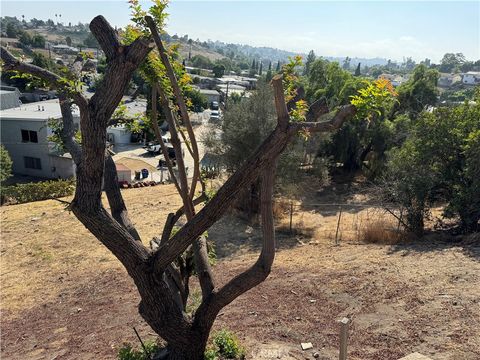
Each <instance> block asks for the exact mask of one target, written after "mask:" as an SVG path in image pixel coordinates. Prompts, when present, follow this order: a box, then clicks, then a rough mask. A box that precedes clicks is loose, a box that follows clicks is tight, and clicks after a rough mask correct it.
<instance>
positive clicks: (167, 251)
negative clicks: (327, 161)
mask: <svg viewBox="0 0 480 360" xmlns="http://www.w3.org/2000/svg"><path fill="white" fill-rule="evenodd" d="M355 111H356V110H355V107H354V106H353V105H347V106H344V107H343V108H341V109H340V110H339V111H338V112H337V114H336V115H335V116H334V117H333V119H332V120H330V121H328V122H321V123H310V122H308V123H293V124H290V125H289V126H288V127H287V129H286V130H282V129H281V128H280V126H277V128H276V129H275V130H274V131H273V132H272V133H271V134H270V135H269V136H268V137H267V138H266V139H265V140H264V141H263V143H262V144H261V145H260V146H259V148H258V149H257V150H256V151H255V152H254V153H253V154H252V155H251V156H250V157H249V158H248V159H247V160H246V161H245V162H244V164H243V165H242V166H241V167H240V168H239V169H238V170H237V171H236V172H235V173H234V174H233V175H232V176H231V177H230V178H229V179H228V180H227V181H226V182H225V183H224V185H223V186H222V187H221V188H220V189H219V190H218V192H217V193H216V194H215V196H214V197H213V198H212V199H211V200H210V201H209V202H208V203H207V204H206V205H205V207H203V208H202V209H201V210H200V211H199V212H198V213H197V214H196V215H195V216H194V217H193V218H192V219H191V220H190V221H189V222H188V223H186V224H185V225H184V226H183V227H182V228H181V229H180V230H179V231H178V232H177V233H176V234H175V235H174V236H173V237H172V238H171V239H169V240H168V241H166V242H165V243H163V244H161V246H160V248H159V250H158V251H157V252H156V253H155V254H154V257H155V260H154V261H155V264H156V271H160V272H162V271H163V269H165V267H166V266H167V265H168V264H169V263H171V262H172V261H173V260H175V258H176V256H177V254H180V253H183V252H184V251H185V250H186V249H187V247H188V246H189V245H190V244H191V243H192V242H193V241H194V240H195V239H196V238H198V237H199V236H200V235H201V234H202V233H203V232H204V231H206V230H208V228H209V227H210V226H212V225H213V224H214V223H215V222H216V221H217V220H219V219H220V218H221V217H222V216H223V214H224V213H225V211H226V210H227V209H228V208H229V207H230V205H231V204H232V203H233V201H234V199H235V198H236V196H237V194H238V193H239V191H240V189H242V188H244V187H245V186H247V185H249V184H251V183H252V182H254V181H255V180H256V179H257V178H258V176H259V175H260V174H261V173H262V172H263V170H264V169H265V167H266V166H267V164H268V163H270V162H271V161H272V160H274V159H276V158H277V157H278V156H279V155H280V154H281V153H282V151H283V150H284V149H285V147H286V146H287V144H288V142H289V141H290V140H291V138H292V137H293V136H294V135H295V134H296V133H297V132H298V131H300V130H302V129H304V128H307V129H308V130H309V131H311V132H327V131H333V130H335V129H338V128H340V127H341V125H342V124H343V122H344V121H345V120H346V119H347V118H348V117H350V116H352V115H353V114H354V113H355Z"/></svg>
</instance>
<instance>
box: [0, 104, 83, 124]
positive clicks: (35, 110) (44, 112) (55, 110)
mask: <svg viewBox="0 0 480 360" xmlns="http://www.w3.org/2000/svg"><path fill="white" fill-rule="evenodd" d="M39 109H40V110H39ZM73 115H74V116H75V115H77V116H78V115H79V111H78V109H77V108H76V107H73ZM0 117H1V118H2V121H3V120H30V121H45V120H48V119H52V118H53V119H60V118H61V117H62V113H61V111H60V104H59V102H58V99H53V100H47V101H38V102H33V103H28V104H22V105H20V106H18V107H15V108H11V109H6V110H1V111H0Z"/></svg>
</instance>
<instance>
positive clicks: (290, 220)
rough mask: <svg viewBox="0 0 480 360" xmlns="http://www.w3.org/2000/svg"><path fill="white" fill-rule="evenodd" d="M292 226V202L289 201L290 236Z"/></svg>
mask: <svg viewBox="0 0 480 360" xmlns="http://www.w3.org/2000/svg"><path fill="white" fill-rule="evenodd" d="M292 225H293V202H292V201H290V235H291V234H292V231H293V229H292Z"/></svg>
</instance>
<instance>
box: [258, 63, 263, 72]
mask: <svg viewBox="0 0 480 360" xmlns="http://www.w3.org/2000/svg"><path fill="white" fill-rule="evenodd" d="M262 71H263V62H261V61H260V68H259V69H258V75H262Z"/></svg>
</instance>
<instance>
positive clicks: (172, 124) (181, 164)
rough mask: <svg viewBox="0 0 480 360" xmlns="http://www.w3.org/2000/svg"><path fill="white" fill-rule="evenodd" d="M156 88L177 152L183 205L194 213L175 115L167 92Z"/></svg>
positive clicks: (158, 86) (158, 87)
mask: <svg viewBox="0 0 480 360" xmlns="http://www.w3.org/2000/svg"><path fill="white" fill-rule="evenodd" d="M155 87H156V90H157V91H158V94H159V98H160V104H161V105H162V108H163V112H164V113H165V116H166V118H167V122H168V130H169V131H170V137H171V141H172V145H173V148H174V150H175V155H176V156H175V158H176V160H177V168H178V176H179V183H180V190H179V195H180V196H181V197H182V199H183V205H184V206H185V207H186V209H187V211H186V213H187V214H189V213H193V209H192V206H191V203H190V199H189V197H188V182H187V173H186V170H185V163H184V161H183V156H182V146H181V143H180V139H179V138H178V132H177V128H176V126H175V120H174V115H173V113H172V110H171V108H170V102H169V101H168V98H167V94H165V92H164V91H163V89H162V87H161V86H160V85H158V84H157V85H156V86H155ZM167 155H168V154H167Z"/></svg>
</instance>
